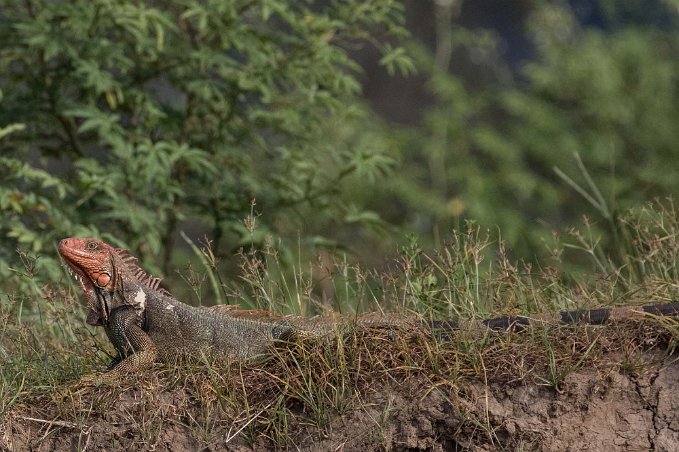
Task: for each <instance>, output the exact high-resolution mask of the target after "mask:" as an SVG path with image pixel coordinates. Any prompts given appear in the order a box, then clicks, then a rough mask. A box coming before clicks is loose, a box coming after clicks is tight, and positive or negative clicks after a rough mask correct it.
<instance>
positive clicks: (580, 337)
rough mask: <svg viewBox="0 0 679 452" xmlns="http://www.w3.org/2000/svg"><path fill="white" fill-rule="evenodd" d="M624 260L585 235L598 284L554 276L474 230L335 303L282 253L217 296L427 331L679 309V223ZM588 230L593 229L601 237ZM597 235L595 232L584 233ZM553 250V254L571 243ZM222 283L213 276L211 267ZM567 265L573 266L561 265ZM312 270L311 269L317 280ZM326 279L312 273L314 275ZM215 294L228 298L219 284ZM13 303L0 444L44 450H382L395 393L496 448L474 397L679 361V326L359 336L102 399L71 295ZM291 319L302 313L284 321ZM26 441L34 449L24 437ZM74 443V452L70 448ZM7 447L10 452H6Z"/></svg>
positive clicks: (334, 294)
mask: <svg viewBox="0 0 679 452" xmlns="http://www.w3.org/2000/svg"><path fill="white" fill-rule="evenodd" d="M621 224H622V225H623V226H621V227H624V228H625V230H626V231H627V233H626V234H627V236H628V241H627V242H625V243H626V245H625V250H626V251H625V254H624V258H623V259H621V260H620V261H619V262H621V264H619V265H618V266H615V263H614V259H613V258H609V257H606V258H604V257H602V255H601V254H600V253H599V251H598V249H597V248H596V247H595V245H594V243H595V242H596V240H589V239H587V237H588V234H589V233H590V232H591V231H592V229H591V226H590V225H589V224H585V226H584V228H583V230H582V231H580V232H571V234H570V236H571V237H573V238H574V239H573V242H571V243H572V244H575V245H573V246H577V247H579V248H580V251H583V250H584V252H585V254H586V255H589V256H594V261H593V265H594V267H595V268H596V269H598V270H599V271H598V272H592V273H591V274H589V275H579V274H572V273H569V272H567V271H566V270H565V268H566V266H565V264H563V262H564V259H565V255H564V253H565V252H566V251H567V250H568V249H570V250H571V251H572V250H573V248H572V247H571V248H568V247H566V248H564V247H563V246H556V245H555V246H556V247H555V248H554V253H553V261H552V262H550V265H546V264H544V265H542V266H535V265H533V266H531V265H527V264H517V263H513V262H512V261H511V259H510V258H509V257H508V256H507V253H506V251H505V250H504V249H503V247H502V246H501V244H500V245H499V246H496V247H493V243H492V242H491V241H490V240H489V238H488V237H487V236H485V235H483V234H481V233H480V231H479V230H478V228H475V227H471V228H469V229H468V230H467V231H466V232H464V233H461V234H456V235H455V236H454V237H453V239H452V240H451V241H450V242H449V243H447V244H445V246H443V247H442V248H441V249H440V250H438V251H436V252H433V253H429V254H428V253H424V252H423V251H422V250H420V249H418V248H417V245H416V243H412V244H411V246H409V247H408V248H407V249H405V250H403V253H402V255H401V257H400V259H399V261H398V265H397V267H396V268H393V269H390V270H389V269H386V270H384V269H383V270H382V271H380V272H377V271H365V270H363V269H361V268H360V267H359V266H356V265H350V264H348V263H347V262H346V261H345V260H338V261H336V262H333V263H332V264H327V263H326V267H325V269H324V270H323V275H322V278H324V280H323V281H321V282H322V284H320V285H322V286H323V287H325V289H324V291H321V292H319V290H318V285H319V279H318V276H319V275H318V271H319V270H318V267H313V266H312V267H311V269H310V270H309V271H307V272H300V271H298V272H296V274H295V276H294V277H293V278H292V279H285V278H283V276H281V273H280V272H279V269H280V262H278V260H277V256H276V253H275V252H274V251H273V249H268V250H263V251H261V252H258V253H251V254H249V255H245V256H243V267H242V268H243V281H242V282H241V284H239V285H238V286H236V285H229V286H223V285H220V284H217V285H218V286H219V287H217V288H216V289H215V290H219V291H225V292H226V293H228V294H229V296H238V297H240V298H242V299H247V300H249V301H250V302H251V303H252V304H253V305H256V306H258V307H268V308H273V309H274V310H275V311H278V312H280V311H283V309H281V306H288V307H289V306H296V308H294V309H292V310H293V311H294V312H302V313H305V312H316V311H318V310H323V309H325V308H327V307H332V308H334V309H335V310H341V311H342V312H343V313H347V314H348V313H352V312H355V311H357V310H358V311H364V310H372V311H375V310H378V309H377V308H378V307H379V308H381V309H384V310H389V311H394V312H401V313H405V314H407V315H410V316H419V317H420V318H424V319H428V318H445V317H449V316H462V317H466V318H478V317H486V316H489V315H491V314H492V315H498V314H518V313H521V314H530V313H535V312H544V311H551V310H563V309H576V308H583V307H592V306H606V305H627V304H630V305H640V304H648V303H655V302H666V301H670V300H677V299H679V241H678V236H679V218H677V212H676V211H675V210H674V207H673V206H672V205H671V204H670V205H669V206H667V205H665V206H662V205H657V206H655V207H654V208H653V209H646V210H643V211H640V212H637V213H635V214H630V215H628V216H627V217H625V219H624V220H623V221H621ZM588 228H590V229H588ZM588 231H589V232H588ZM561 240H562V239H561V238H558V237H555V243H556V242H559V241H561ZM203 257H204V260H203V262H204V264H205V265H206V268H208V269H210V270H211V271H213V270H216V268H217V267H218V266H217V263H216V262H214V260H212V261H211V260H210V255H209V254H204V255H203ZM562 264H563V265H562ZM314 269H315V270H314ZM314 271H316V274H314ZM210 280H211V281H212V282H215V281H220V279H218V278H216V277H215V278H210ZM2 297H3V298H2V300H0V301H1V302H0V363H1V364H2V370H0V419H3V423H2V427H0V429H4V433H3V431H1V430H0V444H2V442H1V441H3V439H2V438H3V436H2V435H3V434H4V435H5V438H8V436H7V435H8V432H11V433H12V434H13V435H15V436H16V437H27V438H30V441H29V443H30V444H31V445H32V446H34V447H37V446H38V445H40V444H43V443H45V444H48V443H49V444H51V447H56V448H58V446H60V445H63V444H62V443H61V442H60V441H64V440H62V439H60V438H62V437H63V434H64V432H65V431H67V432H69V435H70V436H69V437H70V438H76V439H75V441H76V443H73V442H71V443H69V444H70V446H69V447H75V448H76V449H80V450H82V449H86V448H87V447H88V445H89V444H94V443H92V441H94V442H95V443H96V444H97V445H99V446H101V445H106V446H108V447H113V448H115V447H120V448H123V447H125V448H139V447H140V446H143V447H144V448H147V449H153V448H161V449H162V448H163V447H164V444H166V443H168V441H169V442H172V441H175V446H177V448H181V447H185V448H187V449H192V448H202V447H210V448H222V447H224V446H226V445H227V444H228V445H230V446H234V447H235V446H238V445H242V446H247V445H250V446H252V445H255V446H259V447H279V448H280V447H286V446H289V447H292V446H294V445H299V444H306V443H307V442H308V441H309V439H308V438H309V437H323V432H326V433H327V432H330V431H331V430H332V429H333V428H334V427H333V425H334V421H335V419H337V418H338V416H343V415H346V414H348V413H351V412H355V411H357V410H364V411H365V412H370V413H373V412H372V411H370V409H372V408H373V407H375V406H379V410H378V411H377V412H375V413H373V414H374V415H373V414H371V417H370V419H371V421H370V422H368V423H367V424H366V425H364V426H363V427H364V429H365V431H364V432H362V433H361V435H364V436H366V437H370V438H371V439H370V440H371V441H373V442H372V443H371V444H380V441H386V440H385V438H386V436H385V435H387V432H386V431H385V429H384V425H386V424H385V423H386V422H387V420H388V419H389V417H390V416H393V415H394V409H393V407H392V405H391V403H390V401H389V400H386V401H385V400H383V401H380V402H379V403H378V402H375V400H376V397H377V396H378V394H381V393H384V391H385V388H392V389H393V388H397V389H398V390H399V391H401V392H402V393H406V394H410V396H412V397H413V398H417V397H424V396H426V395H427V394H429V393H432V392H436V393H438V394H440V396H441V397H444V398H445V399H446V400H447V401H448V403H449V406H450V409H451V410H452V411H451V416H454V417H455V418H456V419H459V426H458V428H459V429H463V428H470V429H471V430H473V431H474V432H476V433H475V434H477V435H482V436H486V437H488V438H491V440H493V441H495V439H493V438H494V435H495V433H494V430H493V427H492V425H491V423H490V421H489V420H488V419H484V418H483V417H479V416H476V415H472V414H470V413H469V412H468V411H466V410H465V409H464V406H465V404H464V403H460V401H461V400H464V399H465V397H467V393H466V390H465V387H466V384H467V383H468V382H470V381H482V382H484V381H485V382H487V381H493V382H496V383H500V384H507V385H513V384H537V385H541V386H548V387H552V388H555V389H556V390H559V388H560V385H561V384H562V382H563V381H564V379H565V378H566V377H567V376H568V375H569V374H570V373H572V372H575V371H577V370H578V369H580V368H582V367H588V368H593V369H597V371H600V372H601V373H602V374H605V373H606V372H610V371H611V369H615V370H617V371H622V372H626V373H629V374H634V375H636V374H642V373H643V372H645V371H646V369H648V368H649V367H652V366H653V365H654V363H652V362H650V361H649V358H648V356H650V355H648V354H644V353H642V351H647V350H649V349H654V350H658V351H660V352H672V351H673V350H674V348H675V346H676V341H677V335H678V334H679V328H677V324H676V322H675V321H674V320H673V319H648V321H644V322H620V323H617V324H613V325H608V326H606V327H584V326H572V327H564V326H558V325H536V326H534V327H531V328H529V329H528V331H526V332H524V333H522V334H515V333H490V332H485V331H471V332H458V333H456V334H453V335H447V334H444V335H440V334H436V333H432V332H431V331H428V330H427V329H413V330H408V331H406V330H404V329H388V328H386V329H385V328H365V327H361V328H356V327H350V326H348V327H347V328H345V329H343V330H342V333H341V334H338V335H336V336H335V337H334V338H332V339H330V340H327V341H320V342H319V341H307V342H303V343H300V344H297V345H296V346H294V347H292V348H291V349H286V350H278V351H276V352H275V353H274V354H273V355H272V356H271V357H270V358H269V359H268V360H267V361H265V362H263V363H258V364H257V365H254V364H250V365H248V364H244V363H238V362H209V361H198V362H196V361H195V360H193V361H187V362H177V363H173V364H170V365H168V364H167V363H166V364H158V365H157V366H156V367H154V368H153V369H151V370H149V371H147V372H144V373H143V374H140V375H130V376H129V378H127V379H125V380H124V381H121V382H120V384H119V385H115V386H102V387H92V386H86V385H82V384H81V383H78V381H77V378H78V376H80V375H83V374H87V373H91V372H95V371H98V370H99V369H101V368H102V367H103V366H104V365H105V363H106V361H107V359H108V356H107V353H106V351H107V350H109V346H108V344H107V342H106V339H105V337H103V335H101V334H100V333H99V332H95V333H93V331H92V329H90V328H88V327H85V326H84V325H83V324H82V322H81V320H80V318H81V317H82V314H81V310H80V309H81V308H80V307H79V305H78V302H77V301H75V299H74V297H73V296H72V295H70V292H63V291H54V290H53V289H49V288H44V287H36V288H35V297H37V303H36V300H35V299H31V297H20V296H18V295H13V296H8V295H2ZM288 311H289V310H288ZM22 435H23V436H22ZM74 444H75V446H74ZM5 447H8V446H7V444H5Z"/></svg>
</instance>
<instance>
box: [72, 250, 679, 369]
mask: <svg viewBox="0 0 679 452" xmlns="http://www.w3.org/2000/svg"><path fill="white" fill-rule="evenodd" d="M59 253H60V254H61V255H62V256H63V258H64V261H65V262H66V264H67V265H68V268H69V270H71V272H72V273H74V274H75V276H76V279H77V280H78V281H79V282H80V283H81V285H82V288H83V290H84V292H85V295H86V298H87V306H88V308H89V313H88V315H87V323H89V324H90V325H99V326H103V327H104V329H105V330H106V334H107V336H108V337H109V339H110V340H111V342H112V343H113V346H114V347H115V348H116V350H117V351H118V358H116V359H115V360H114V362H113V363H112V364H113V366H112V369H111V372H109V373H108V374H106V375H107V376H108V380H112V379H114V378H115V377H116V376H120V375H123V374H128V373H130V372H134V371H135V370H138V369H140V368H142V367H145V366H148V365H150V364H151V363H153V362H154V361H155V360H156V359H157V358H161V359H168V358H171V357H174V356H176V355H177V354H181V353H188V354H192V355H200V354H207V355H211V356H216V357H219V356H233V357H236V358H244V359H250V358H254V357H256V356H260V355H263V354H266V353H268V352H270V351H272V349H273V348H274V347H275V346H276V345H277V344H278V345H281V344H284V343H287V342H291V341H295V340H297V339H298V338H300V337H308V336H313V337H318V336H321V335H324V334H327V333H329V332H331V331H333V325H332V323H328V322H323V321H320V320H318V319H301V318H295V319H290V318H286V317H283V318H278V319H275V318H273V317H271V318H268V319H267V320H266V321H264V320H254V319H251V318H248V316H247V315H243V312H242V311H230V310H229V309H228V308H227V307H224V306H216V307H213V308H196V307H192V306H189V305H186V304H184V303H181V302H180V301H178V300H176V299H175V298H174V297H172V295H170V294H169V293H168V292H167V291H165V290H164V289H162V288H160V287H159V283H160V280H159V279H157V278H153V277H151V276H149V275H148V274H146V273H145V272H144V271H143V270H142V269H141V268H140V267H139V266H138V265H137V261H136V259H135V258H134V257H132V256H130V255H129V254H128V253H127V251H125V250H121V249H118V248H113V247H112V246H110V245H108V244H106V243H104V242H102V241H101V240H97V239H85V238H69V239H64V240H62V241H61V242H59ZM245 312H246V313H247V312H249V311H245ZM649 314H650V315H656V316H677V315H679V303H669V304H658V305H647V306H642V307H638V308H602V309H593V310H583V311H564V312H559V313H554V314H547V315H538V316H534V317H524V316H516V317H500V318H495V319H489V320H443V321H431V322H427V324H426V326H427V327H432V328H435V329H442V330H458V329H463V330H475V331H481V330H488V329H490V330H495V331H500V330H503V331H507V330H520V329H523V328H526V327H527V326H529V325H532V324H535V323H560V324H576V323H587V324H602V323H605V322H607V321H608V320H620V319H627V318H640V317H644V316H646V315H649ZM358 323H359V324H360V325H368V326H387V327H391V328H417V327H419V326H423V325H422V322H419V321H417V320H414V319H401V318H397V319H395V318H392V317H384V316H381V317H377V318H376V317H374V316H373V317H365V318H363V319H361V320H359V322H358Z"/></svg>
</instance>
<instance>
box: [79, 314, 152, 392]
mask: <svg viewBox="0 0 679 452" xmlns="http://www.w3.org/2000/svg"><path fill="white" fill-rule="evenodd" d="M104 328H105V330H106V335H107V336H108V338H109V339H110V340H111V342H112V343H113V346H114V347H115V348H116V350H117V351H118V355H119V356H118V358H116V359H115V360H114V365H113V366H112V368H111V370H110V371H108V372H106V373H105V374H102V375H97V376H92V377H89V376H88V377H85V378H83V380H84V381H91V382H96V383H111V382H113V381H116V380H118V379H120V378H121V377H123V376H126V375H129V374H131V373H134V372H136V371H138V370H141V369H143V368H145V367H148V366H150V365H151V364H153V363H154V361H155V360H156V357H157V356H158V348H157V347H156V344H155V343H154V342H153V340H152V339H151V337H149V335H148V334H146V332H145V331H144V330H143V329H142V328H141V325H140V319H139V315H138V314H137V312H136V310H135V309H133V308H129V307H121V308H118V309H114V310H113V311H112V312H111V315H110V317H109V320H108V323H107V324H106V325H105V326H104Z"/></svg>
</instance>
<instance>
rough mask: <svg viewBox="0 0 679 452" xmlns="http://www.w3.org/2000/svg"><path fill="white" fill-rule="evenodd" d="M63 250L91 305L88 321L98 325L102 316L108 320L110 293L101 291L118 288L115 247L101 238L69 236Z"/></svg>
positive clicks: (72, 272) (63, 244) (69, 266)
mask: <svg viewBox="0 0 679 452" xmlns="http://www.w3.org/2000/svg"><path fill="white" fill-rule="evenodd" d="M59 254H61V256H62V257H63V259H64V262H65V263H66V265H67V269H68V270H69V271H70V273H71V274H72V275H74V276H75V278H76V280H78V282H80V285H81V286H82V288H83V290H84V292H85V296H86V297H87V300H88V305H89V308H90V313H89V314H88V316H87V322H88V323H90V324H92V325H97V324H100V319H101V318H103V320H104V321H106V320H108V314H109V313H108V306H106V303H105V301H104V300H105V299H106V297H100V296H99V295H101V293H102V292H109V293H110V292H113V291H114V289H115V278H116V272H115V270H116V269H115V263H114V262H113V259H114V258H115V255H116V254H115V248H113V247H112V246H110V245H108V244H106V243H104V242H102V241H101V240H97V239H91V238H68V239H63V240H62V241H60V242H59Z"/></svg>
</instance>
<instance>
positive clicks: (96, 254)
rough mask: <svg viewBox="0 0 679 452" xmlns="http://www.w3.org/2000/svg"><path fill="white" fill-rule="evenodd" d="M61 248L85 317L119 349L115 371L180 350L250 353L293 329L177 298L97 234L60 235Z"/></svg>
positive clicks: (289, 335)
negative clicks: (82, 301) (88, 236)
mask: <svg viewBox="0 0 679 452" xmlns="http://www.w3.org/2000/svg"><path fill="white" fill-rule="evenodd" d="M59 253H60V254H61V255H62V256H63V258H64V261H65V262H66V263H67V264H68V268H69V269H70V270H72V272H74V274H75V276H76V279H78V280H79V282H80V283H81V285H82V287H83V290H84V292H85V295H86V298H87V305H88V308H89V313H88V316H87V322H88V323H89V324H91V325H101V326H103V327H104V329H105V330H106V334H107V336H108V338H109V339H110V341H111V343H112V344H113V346H114V347H115V348H116V350H117V351H118V354H119V356H118V358H117V359H116V360H115V361H114V365H113V367H112V369H111V371H112V372H113V374H126V373H128V372H132V371H134V370H137V369H139V368H141V367H144V366H147V365H149V364H151V363H153V362H154V361H155V360H156V358H157V357H160V358H161V359H162V358H166V359H167V358H171V357H173V356H175V355H176V354H178V353H189V354H194V355H200V354H207V355H212V356H227V355H230V356H234V357H238V358H252V357H255V356H257V355H260V354H263V353H266V352H267V351H270V350H271V348H272V347H273V346H274V345H275V344H276V343H277V342H286V341H288V340H292V336H293V333H294V330H293V328H292V326H290V325H287V324H286V323H285V322H284V321H278V322H276V321H272V322H263V321H257V320H250V319H247V318H236V317H233V316H230V315H227V314H224V313H221V312H219V310H216V309H207V308H196V307H193V306H189V305H187V304H184V303H181V302H180V301H178V300H176V299H175V298H174V297H172V296H171V295H170V294H169V293H168V292H167V291H165V290H164V289H161V288H159V286H158V285H159V282H160V281H159V280H158V279H156V278H153V277H151V276H149V275H147V274H146V273H145V272H144V271H143V270H142V269H141V268H139V267H138V266H137V264H136V259H134V258H133V257H132V256H130V255H129V254H127V252H126V251H124V250H120V249H117V248H113V247H111V246H110V245H108V244H106V243H104V242H102V241H100V240H97V239H80V238H70V239H64V240H62V241H61V242H60V243H59Z"/></svg>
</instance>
